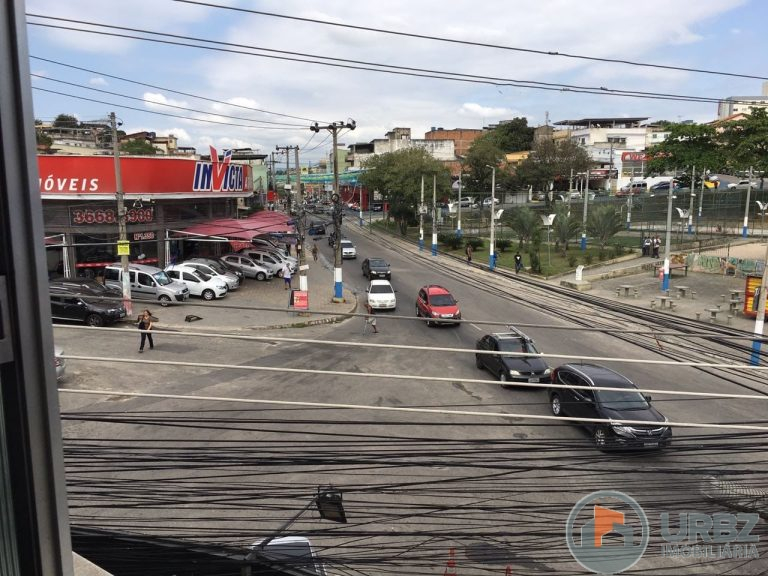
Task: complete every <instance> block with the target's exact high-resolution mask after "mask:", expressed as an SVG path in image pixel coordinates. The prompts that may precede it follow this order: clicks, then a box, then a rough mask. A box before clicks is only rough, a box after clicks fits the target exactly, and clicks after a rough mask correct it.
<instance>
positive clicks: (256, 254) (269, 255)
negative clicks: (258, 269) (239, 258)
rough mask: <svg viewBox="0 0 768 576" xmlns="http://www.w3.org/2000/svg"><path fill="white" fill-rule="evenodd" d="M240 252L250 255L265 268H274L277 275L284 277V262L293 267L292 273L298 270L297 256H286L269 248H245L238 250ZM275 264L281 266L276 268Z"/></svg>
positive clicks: (273, 270)
mask: <svg viewBox="0 0 768 576" xmlns="http://www.w3.org/2000/svg"><path fill="white" fill-rule="evenodd" d="M238 254H242V255H244V256H248V257H249V258H250V259H251V260H253V261H254V262H256V263H257V264H261V265H262V266H264V267H265V268H269V269H270V270H272V272H273V273H274V274H275V276H279V277H281V278H282V276H283V264H286V263H287V264H288V267H289V268H290V269H291V274H293V273H294V272H296V261H295V260H296V259H295V258H290V259H289V258H285V257H283V256H281V255H280V254H278V253H277V252H271V251H269V250H259V249H256V248H245V249H243V250H241V251H240V252H238ZM275 265H277V266H278V267H279V268H276V267H275Z"/></svg>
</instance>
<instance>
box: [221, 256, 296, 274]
mask: <svg viewBox="0 0 768 576" xmlns="http://www.w3.org/2000/svg"><path fill="white" fill-rule="evenodd" d="M221 260H222V261H223V262H225V263H227V264H228V265H230V266H234V267H235V268H237V269H239V270H240V271H241V272H242V273H243V274H244V275H245V277H246V278H256V280H269V279H270V278H272V277H273V276H275V274H276V272H275V269H274V267H271V268H268V267H266V266H264V265H262V264H261V263H259V262H257V261H255V260H254V259H253V258H249V257H248V256H246V255H245V254H225V255H224V256H222V257H221ZM277 266H279V265H277ZM281 268H282V267H281Z"/></svg>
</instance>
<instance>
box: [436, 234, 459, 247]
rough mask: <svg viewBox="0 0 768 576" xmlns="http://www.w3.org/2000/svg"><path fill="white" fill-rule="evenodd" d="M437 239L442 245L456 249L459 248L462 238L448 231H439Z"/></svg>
mask: <svg viewBox="0 0 768 576" xmlns="http://www.w3.org/2000/svg"><path fill="white" fill-rule="evenodd" d="M437 241H438V242H439V243H440V244H442V245H443V246H447V247H448V248H450V249H451V250H457V249H459V248H461V245H462V242H463V241H462V239H461V238H460V237H458V236H456V234H455V233H450V232H440V233H439V234H438V235H437Z"/></svg>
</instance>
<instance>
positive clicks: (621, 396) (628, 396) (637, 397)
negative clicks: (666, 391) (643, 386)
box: [595, 382, 648, 410]
mask: <svg viewBox="0 0 768 576" xmlns="http://www.w3.org/2000/svg"><path fill="white" fill-rule="evenodd" d="M602 385H603V386H612V383H610V382H607V383H604V384H602ZM595 394H596V395H597V398H598V400H600V403H601V404H602V405H603V406H604V407H605V408H610V409H612V410H645V409H646V408H648V402H646V400H645V398H644V397H643V395H642V394H640V392H637V391H636V390H595Z"/></svg>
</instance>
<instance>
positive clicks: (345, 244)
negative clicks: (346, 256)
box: [341, 240, 352, 248]
mask: <svg viewBox="0 0 768 576" xmlns="http://www.w3.org/2000/svg"><path fill="white" fill-rule="evenodd" d="M341 245H342V246H343V247H344V248H352V242H350V241H349V240H342V241H341Z"/></svg>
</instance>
